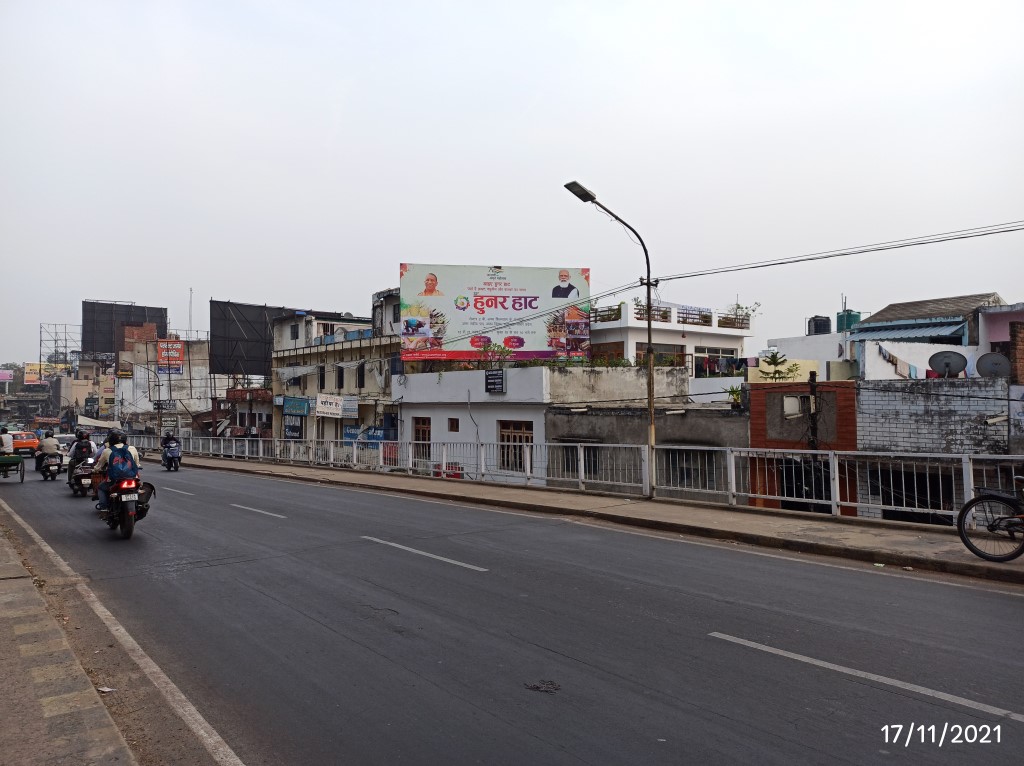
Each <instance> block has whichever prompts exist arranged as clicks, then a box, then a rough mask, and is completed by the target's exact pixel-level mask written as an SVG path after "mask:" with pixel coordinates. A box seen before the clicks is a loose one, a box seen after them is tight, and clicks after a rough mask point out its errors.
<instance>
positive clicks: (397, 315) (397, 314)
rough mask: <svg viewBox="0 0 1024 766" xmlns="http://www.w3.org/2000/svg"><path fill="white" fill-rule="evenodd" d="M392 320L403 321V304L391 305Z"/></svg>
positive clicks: (396, 322)
mask: <svg viewBox="0 0 1024 766" xmlns="http://www.w3.org/2000/svg"><path fill="white" fill-rule="evenodd" d="M391 321H392V322H393V323H394V324H398V323H399V322H401V321H402V304H401V303H396V304H395V305H394V306H392V307H391Z"/></svg>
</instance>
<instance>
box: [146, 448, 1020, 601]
mask: <svg viewBox="0 0 1024 766" xmlns="http://www.w3.org/2000/svg"><path fill="white" fill-rule="evenodd" d="M147 459H148V460H152V458H147ZM206 459H211V458H206ZM212 459H214V460H217V458H212ZM221 460H224V459H223V458H221ZM224 462H225V465H203V464H200V463H190V464H189V466H190V467H192V468H200V469H204V470H212V471H231V472H232V473H245V474H254V475H257V476H264V477H269V478H282V474H279V473H275V472H273V471H268V470H264V469H259V468H255V469H250V468H236V467H234V466H232V465H230V463H231V462H232V461H230V460H224ZM257 465H258V464H257ZM275 465H279V464H275ZM299 467H305V466H299ZM287 478H288V479H290V480H293V481H301V482H304V483H308V484H321V485H322V484H328V485H331V486H340V487H351V488H353V489H366V490H374V491H378V492H380V491H387V492H397V493H399V494H404V495H411V496H415V497H429V498H433V499H440V500H450V501H461V502H474V503H480V504H481V505H490V506H494V507H496V508H511V509H518V510H524V511H532V512H534V513H547V514H557V515H560V516H582V517H586V518H594V519H600V520H602V521H609V522H612V523H615V524H622V525H624V526H632V527H644V528H647V529H656V530H659V531H662V532H675V533H678V534H685V535H691V536H693V537H705V538H710V539H715V540H729V541H734V542H740V543H746V544H748V545H754V546H757V547H760V548H774V549H777V550H789V551H794V552H798V553H811V554H816V555H819V556H829V557H832V558H843V559H849V560H853V561H863V562H866V563H870V564H886V565H890V566H898V567H913V568H914V569H916V570H921V571H932V572H942V573H945V574H955V575H962V576H966V577H975V578H980V579H985V580H993V581H998V582H1006V583H1014V584H1024V569H1020V568H1004V567H1003V566H1001V565H993V564H987V563H982V562H981V561H979V562H978V563H973V562H968V561H944V560H941V559H934V558H929V557H927V556H918V555H915V554H912V553H893V552H889V551H875V550H867V549H861V548H851V547H849V546H846V545H836V544H831V543H823V542H818V541H812V540H793V539H790V538H786V537H779V536H777V535H766V534H762V533H758V532H742V531H737V530H731V529H716V528H714V527H706V526H699V525H694V524H687V523H686V522H679V521H665V520H662V519H646V518H641V517H636V516H623V515H620V514H617V513H614V512H612V511H598V510H574V509H572V508H566V507H552V506H551V505H545V504H541V503H529V502H523V501H516V500H503V499H498V498H467V497H462V498H453V497H452V493H451V492H440V491H432V490H425V489H419V488H413V487H408V488H401V487H381V485H380V484H374V483H372V482H362V481H358V482H353V481H340V480H332V479H323V478H313V477H311V476H302V475H300V474H292V475H288V476H287ZM441 481H444V479H441ZM664 502H668V501H664ZM729 510H730V511H732V512H737V511H739V512H746V509H743V510H739V509H735V508H730V509H729ZM751 513H753V514H756V515H762V516H765V515H768V516H771V515H773V512H772V511H770V510H768V509H762V508H756V509H752V510H751ZM782 515H783V517H785V518H790V519H792V518H799V519H801V520H805V521H816V522H819V523H822V522H826V523H833V524H835V523H839V524H858V523H865V524H869V525H871V526H874V527H876V528H883V529H885V528H893V529H907V530H912V529H915V528H916V529H918V530H919V531H924V532H927V533H930V534H939V531H937V530H935V529H931V528H930V527H928V526H927V525H923V524H908V525H907V527H896V526H895V525H894V524H893V523H892V522H882V523H879V522H875V521H874V520H873V519H866V520H865V519H861V520H855V519H852V518H849V517H840V519H836V518H835V517H832V516H822V517H821V518H806V519H805V517H803V516H799V517H794V516H793V515H792V514H790V513H785V512H784V513H783V514H782Z"/></svg>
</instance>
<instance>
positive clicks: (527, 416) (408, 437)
mask: <svg viewBox="0 0 1024 766" xmlns="http://www.w3.org/2000/svg"><path fill="white" fill-rule="evenodd" d="M545 409H546V407H545V406H542V405H515V404H504V403H496V402H479V401H477V402H467V401H463V402H458V403H454V402H452V403H447V404H410V405H406V404H405V403H404V402H403V403H402V405H401V407H400V410H399V425H398V439H399V441H404V442H407V441H412V439H413V418H417V417H420V418H430V431H431V433H430V439H431V441H434V442H456V443H463V444H476V443H478V442H482V443H493V442H497V441H498V421H499V420H516V421H527V422H530V423H532V424H533V441H534V443H535V444H542V443H544V442H546V441H548V435H547V431H546V430H545V427H544V410H545ZM450 418H454V419H456V420H458V430H457V431H449V430H448V421H449V419H450Z"/></svg>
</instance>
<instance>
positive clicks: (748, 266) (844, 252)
mask: <svg viewBox="0 0 1024 766" xmlns="http://www.w3.org/2000/svg"><path fill="white" fill-rule="evenodd" d="M1021 230H1024V221H1010V222H1009V223H998V224H993V225H991V226H979V227H976V228H973V229H959V230H957V231H948V232H944V233H942V234H929V235H926V236H923V237H911V238H909V239H894V240H891V241H889V242H877V243H875V244H872V245H859V246H857V247H846V248H842V249H840V250H824V251H822V252H819V253H808V254H807V255H797V256H792V257H789V258H773V259H770V260H767V261H754V262H753V263H744V264H738V265H735V266H720V267H715V268H712V269H703V270H701V271H691V272H686V273H684V274H673V275H670V276H667V277H659V280H660V281H662V282H667V281H670V280H673V279H691V278H693V277H703V276H708V275H711V274H726V273H729V272H733V271H748V270H752V269H765V268H768V267H770V266H787V265H789V264H791V263H805V262H807V261H823V260H826V259H829V258H843V257H846V256H849V255H860V254H862V253H876V252H880V251H882V250H896V249H899V248H904V247H917V246H919V245H934V244H937V243H939V242H950V241H952V240H957V239H972V238H975V237H988V236H991V235H993V234H1008V233H1010V232H1014V231H1021Z"/></svg>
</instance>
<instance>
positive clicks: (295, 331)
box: [288, 324, 299, 340]
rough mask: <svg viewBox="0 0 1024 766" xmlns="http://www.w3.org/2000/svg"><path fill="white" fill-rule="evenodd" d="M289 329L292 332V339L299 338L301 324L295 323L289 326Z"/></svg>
mask: <svg viewBox="0 0 1024 766" xmlns="http://www.w3.org/2000/svg"><path fill="white" fill-rule="evenodd" d="M288 330H289V333H290V339H291V340H298V339H299V326H298V325H297V324H293V325H292V326H291V327H289V328H288Z"/></svg>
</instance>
